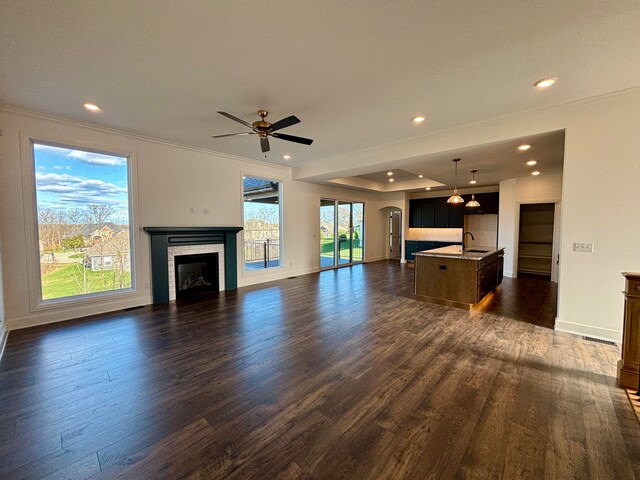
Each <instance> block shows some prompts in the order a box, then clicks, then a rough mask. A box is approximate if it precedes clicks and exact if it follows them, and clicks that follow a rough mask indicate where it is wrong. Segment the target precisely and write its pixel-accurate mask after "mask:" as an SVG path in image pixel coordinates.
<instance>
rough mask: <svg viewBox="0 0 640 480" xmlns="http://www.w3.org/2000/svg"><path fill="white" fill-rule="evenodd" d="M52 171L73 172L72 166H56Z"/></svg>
mask: <svg viewBox="0 0 640 480" xmlns="http://www.w3.org/2000/svg"><path fill="white" fill-rule="evenodd" d="M51 169H52V170H71V166H70V165H54V166H53V167H51Z"/></svg>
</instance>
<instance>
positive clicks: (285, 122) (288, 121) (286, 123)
mask: <svg viewBox="0 0 640 480" xmlns="http://www.w3.org/2000/svg"><path fill="white" fill-rule="evenodd" d="M296 123H300V119H299V118H298V117H296V116H295V115H289V116H288V117H287V118H283V119H282V120H278V121H277V122H276V123H273V124H271V131H272V132H275V131H276V130H280V129H281V128H286V127H290V126H291V125H295V124H296Z"/></svg>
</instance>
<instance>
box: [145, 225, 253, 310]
mask: <svg viewBox="0 0 640 480" xmlns="http://www.w3.org/2000/svg"><path fill="white" fill-rule="evenodd" d="M240 230H242V227H144V231H145V232H147V234H148V235H149V239H150V241H151V286H152V292H153V303H154V304H161V303H167V302H169V301H171V300H175V299H176V298H177V295H176V293H177V290H178V289H177V288H176V286H177V285H180V283H177V282H176V273H175V263H176V262H175V259H176V258H177V257H180V256H195V255H200V254H211V253H216V254H217V258H218V265H217V271H218V275H217V279H218V280H217V283H216V284H217V288H216V290H217V291H223V290H225V291H228V290H235V289H236V288H238V272H237V268H236V266H237V262H238V255H237V251H238V250H237V241H236V235H237V233H238V232H239V231H240ZM200 276H202V277H203V280H204V281H203V282H201V283H203V285H197V286H207V287H208V286H209V285H204V283H212V284H213V283H214V282H215V280H211V281H209V280H207V279H206V277H205V276H204V275H202V274H199V275H197V276H196V277H200ZM212 287H213V285H212Z"/></svg>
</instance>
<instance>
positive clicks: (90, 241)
mask: <svg viewBox="0 0 640 480" xmlns="http://www.w3.org/2000/svg"><path fill="white" fill-rule="evenodd" d="M128 228H129V227H128V226H127V225H118V224H116V223H113V222H107V223H101V224H97V223H88V224H87V225H84V226H82V228H80V229H79V230H76V231H75V232H73V233H72V234H71V235H69V237H75V236H76V235H82V237H83V238H84V243H85V245H87V246H91V245H96V244H98V243H102V242H104V241H105V240H106V239H108V238H111V237H113V236H114V235H117V234H119V233H121V232H123V231H128Z"/></svg>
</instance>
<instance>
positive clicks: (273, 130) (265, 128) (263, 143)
mask: <svg viewBox="0 0 640 480" xmlns="http://www.w3.org/2000/svg"><path fill="white" fill-rule="evenodd" d="M218 113H219V114H220V115H222V116H224V117H227V118H229V119H230V120H233V121H234V122H238V123H240V124H242V125H244V126H245V127H248V128H250V129H251V130H252V131H251V132H239V133H227V134H224V135H213V136H212V137H211V138H222V137H234V136H238V135H258V137H259V138H260V149H261V150H262V153H267V152H268V151H269V150H270V148H271V147H270V146H269V137H273V138H277V139H279V140H285V141H287V142H294V143H301V144H302V145H311V144H312V143H313V140H312V139H310V138H304V137H297V136H295V135H288V134H286V133H280V132H279V131H278V130H282V129H283V128H286V127H290V126H291V125H295V124H297V123H300V119H299V118H298V117H296V116H295V115H289V116H288V117H285V118H282V119H280V120H278V121H277V122H275V123H271V122H269V121H268V120H265V117H266V116H267V115H268V114H269V112H268V111H267V110H259V111H258V116H259V117H260V120H257V121H255V122H253V123H249V122H246V121H244V120H242V119H241V118H238V117H236V116H234V115H231V114H230V113H227V112H223V111H221V110H218Z"/></svg>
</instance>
